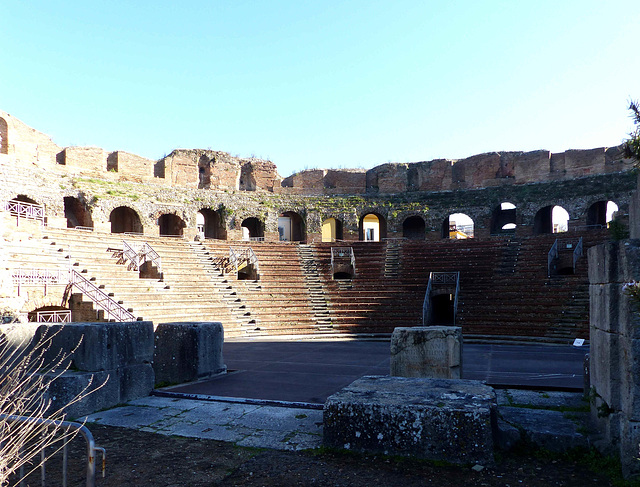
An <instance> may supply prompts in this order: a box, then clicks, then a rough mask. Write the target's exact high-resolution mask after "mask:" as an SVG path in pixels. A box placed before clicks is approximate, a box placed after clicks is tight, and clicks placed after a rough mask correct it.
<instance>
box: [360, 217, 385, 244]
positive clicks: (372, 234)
mask: <svg viewBox="0 0 640 487" xmlns="http://www.w3.org/2000/svg"><path fill="white" fill-rule="evenodd" d="M386 237H387V222H386V220H385V219H384V217H383V216H382V215H378V214H376V213H367V214H366V215H364V216H363V217H362V218H361V219H360V240H364V241H365V242H379V241H380V240H381V239H383V238H386Z"/></svg>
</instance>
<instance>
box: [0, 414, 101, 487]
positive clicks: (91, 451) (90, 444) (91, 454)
mask: <svg viewBox="0 0 640 487" xmlns="http://www.w3.org/2000/svg"><path fill="white" fill-rule="evenodd" d="M0 418H1V419H2V420H3V421H9V422H16V423H35V424H38V425H43V426H51V427H54V428H56V429H64V430H66V431H67V432H68V431H69V430H72V431H77V432H78V433H79V434H80V435H81V436H82V437H83V438H84V440H85V442H86V444H87V481H86V486H87V487H95V485H96V452H100V453H102V469H101V470H102V477H104V476H105V471H106V460H107V453H106V451H105V449H104V448H102V447H99V446H96V443H95V440H94V439H93V435H92V434H91V431H89V430H88V429H87V427H86V426H85V425H83V424H80V423H75V422H71V421H58V420H54V419H45V418H31V417H28V416H12V415H11V416H10V415H6V414H0ZM58 441H64V438H62V439H60V440H58ZM67 443H68V442H65V443H64V445H63V447H62V462H63V463H62V487H67V466H68V461H67V460H68V450H67ZM41 458H43V459H44V458H45V455H44V449H43V451H42V452H41ZM40 471H41V478H42V485H45V481H46V476H45V472H46V471H45V464H44V461H43V462H42V463H41V465H40ZM19 480H20V486H21V487H22V486H24V485H25V484H24V469H23V468H21V469H20V479H19Z"/></svg>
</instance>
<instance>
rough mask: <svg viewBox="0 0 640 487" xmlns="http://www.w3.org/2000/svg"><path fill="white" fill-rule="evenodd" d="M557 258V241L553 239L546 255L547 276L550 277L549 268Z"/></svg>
mask: <svg viewBox="0 0 640 487" xmlns="http://www.w3.org/2000/svg"><path fill="white" fill-rule="evenodd" d="M557 258H558V239H555V241H554V242H553V245H552V246H551V249H550V250H549V253H548V254H547V276H548V277H551V267H552V265H553V261H554V260H556V259H557Z"/></svg>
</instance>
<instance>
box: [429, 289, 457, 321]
mask: <svg viewBox="0 0 640 487" xmlns="http://www.w3.org/2000/svg"><path fill="white" fill-rule="evenodd" d="M454 304H455V301H454V296H453V294H449V293H446V294H436V295H432V296H431V310H432V315H431V324H432V325H453V324H454Z"/></svg>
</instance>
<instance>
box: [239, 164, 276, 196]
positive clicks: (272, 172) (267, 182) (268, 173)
mask: <svg viewBox="0 0 640 487" xmlns="http://www.w3.org/2000/svg"><path fill="white" fill-rule="evenodd" d="M241 164H242V167H241V173H240V181H239V183H238V187H239V189H240V190H243V191H256V190H257V189H263V190H266V191H273V188H274V187H279V186H280V183H281V181H282V178H281V177H280V175H279V174H278V168H277V167H276V165H275V164H274V163H273V162H271V161H265V160H262V159H243V160H241Z"/></svg>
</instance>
